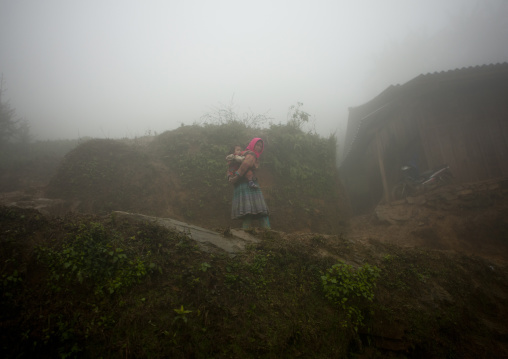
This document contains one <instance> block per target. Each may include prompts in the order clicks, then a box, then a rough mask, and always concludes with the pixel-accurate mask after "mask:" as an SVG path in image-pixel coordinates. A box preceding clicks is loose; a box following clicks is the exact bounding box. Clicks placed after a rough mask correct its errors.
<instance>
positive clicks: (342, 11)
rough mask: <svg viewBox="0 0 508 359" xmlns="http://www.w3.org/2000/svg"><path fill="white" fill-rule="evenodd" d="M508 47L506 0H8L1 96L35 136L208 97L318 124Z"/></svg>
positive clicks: (138, 130) (60, 135) (167, 117)
mask: <svg viewBox="0 0 508 359" xmlns="http://www.w3.org/2000/svg"><path fill="white" fill-rule="evenodd" d="M506 61H508V2H506V1H503V0H486V1H482V2H479V1H473V0H449V1H441V0H428V1H407V0H405V1H404V0H387V1H383V2H380V1H374V0H370V1H367V0H360V1H257V2H249V3H247V2H243V1H185V2H184V1H146V2H136V1H119V0H106V1H86V2H69V1H64V0H40V1H29V0H17V1H10V0H0V73H2V75H3V79H4V91H5V98H7V99H9V102H10V105H11V106H12V108H14V109H15V110H16V114H17V116H18V117H20V118H22V119H25V120H26V121H28V122H29V124H30V126H31V131H32V134H33V136H34V137H35V139H39V140H44V139H69V138H79V137H84V136H90V137H99V138H104V137H108V138H121V137H135V136H143V135H146V134H153V133H161V132H164V131H166V130H172V129H174V128H177V127H179V126H180V125H182V124H184V125H190V124H193V123H199V121H200V120H201V118H202V116H203V115H204V114H205V113H207V112H210V111H213V108H216V107H220V106H222V105H232V106H233V107H234V109H235V110H236V111H237V112H238V113H245V112H252V113H263V114H266V115H267V116H268V117H270V118H272V119H273V122H275V123H278V122H285V121H286V116H287V111H288V108H289V107H290V106H292V105H295V104H296V103H297V102H302V103H303V110H304V111H306V112H308V113H309V114H310V115H311V124H310V125H311V126H312V127H313V128H314V129H315V130H316V131H317V132H318V133H319V134H321V135H324V136H327V135H329V134H331V133H338V134H339V135H340V134H343V133H344V132H345V126H346V122H347V117H348V108H349V107H354V106H359V105H361V104H362V103H365V102H367V101H369V100H370V99H371V98H372V97H374V96H376V95H377V94H378V93H379V92H381V91H383V90H384V89H385V88H387V87H388V86H390V85H393V84H399V83H400V84H402V83H404V82H406V81H409V80H411V79H412V78H414V77H416V76H418V75H419V74H421V73H429V72H435V71H448V70H453V69H456V68H460V67H467V66H478V65H484V64H490V63H498V62H506Z"/></svg>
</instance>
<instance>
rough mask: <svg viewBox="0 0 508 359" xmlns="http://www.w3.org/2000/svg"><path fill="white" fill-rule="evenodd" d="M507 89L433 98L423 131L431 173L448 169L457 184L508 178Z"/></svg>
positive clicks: (455, 90) (460, 89)
mask: <svg viewBox="0 0 508 359" xmlns="http://www.w3.org/2000/svg"><path fill="white" fill-rule="evenodd" d="M504 86H505V87H506V86H507V85H504ZM505 87H503V85H502V84H498V85H497V86H495V84H492V83H491V82H489V81H485V82H483V83H480V84H478V83H477V84H475V85H471V84H469V85H468V84H454V85H453V86H451V85H450V86H448V87H446V88H444V89H442V91H440V93H439V94H435V95H434V96H432V97H429V98H427V101H426V103H425V105H424V106H422V107H421V108H420V110H421V116H420V118H419V119H418V125H419V128H420V134H421V138H422V143H423V144H424V148H425V156H426V158H427V160H428V164H429V166H430V167H432V168H433V167H437V166H439V165H440V164H448V165H449V166H450V167H451V170H452V172H453V174H454V176H455V178H456V181H457V182H470V181H478V180H485V179H493V178H503V177H508V102H507V99H508V87H506V88H505Z"/></svg>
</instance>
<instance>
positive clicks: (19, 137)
mask: <svg viewBox="0 0 508 359" xmlns="http://www.w3.org/2000/svg"><path fill="white" fill-rule="evenodd" d="M4 95H5V90H4V87H3V79H2V80H1V81H0V146H3V145H5V144H7V143H9V142H22V143H26V142H29V141H30V131H29V126H28V123H27V122H26V121H22V120H21V119H19V118H17V117H16V111H15V110H14V109H13V108H12V107H11V105H10V104H9V102H8V101H6V100H5V98H4Z"/></svg>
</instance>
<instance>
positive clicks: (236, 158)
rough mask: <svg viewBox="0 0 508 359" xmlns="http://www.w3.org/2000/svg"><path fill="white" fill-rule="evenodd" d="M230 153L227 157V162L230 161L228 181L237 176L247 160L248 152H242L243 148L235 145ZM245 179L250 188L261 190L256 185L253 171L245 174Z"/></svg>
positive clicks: (250, 170)
mask: <svg viewBox="0 0 508 359" xmlns="http://www.w3.org/2000/svg"><path fill="white" fill-rule="evenodd" d="M230 152H231V153H230V154H229V155H227V156H226V161H228V175H227V177H228V180H229V179H230V178H233V177H235V176H237V173H238V172H237V171H238V169H239V168H240V165H241V164H242V162H243V160H244V159H245V152H247V151H242V147H241V146H239V145H235V146H234V147H233V148H232V149H231V151H230ZM244 177H245V178H246V179H247V181H249V187H250V188H259V186H258V185H256V184H255V183H254V172H252V169H250V168H249V170H248V171H247V172H245V174H244Z"/></svg>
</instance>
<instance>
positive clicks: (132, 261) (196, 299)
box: [0, 207, 507, 358]
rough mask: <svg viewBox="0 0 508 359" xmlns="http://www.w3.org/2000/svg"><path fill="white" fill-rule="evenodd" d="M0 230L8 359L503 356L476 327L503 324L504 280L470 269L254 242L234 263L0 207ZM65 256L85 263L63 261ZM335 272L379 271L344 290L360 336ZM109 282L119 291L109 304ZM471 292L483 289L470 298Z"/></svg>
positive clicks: (346, 249)
mask: <svg viewBox="0 0 508 359" xmlns="http://www.w3.org/2000/svg"><path fill="white" fill-rule="evenodd" d="M0 223H1V224H2V237H1V239H2V242H1V243H2V247H1V249H2V250H1V252H0V256H1V258H0V259H1V260H2V263H3V266H2V268H1V273H0V275H1V278H2V282H1V283H2V295H1V297H0V304H1V312H0V313H1V317H0V321H1V323H2V328H8V330H5V329H2V332H1V343H0V345H1V351H2V354H3V356H4V357H20V356H21V357H29V356H34V355H37V356H38V357H58V356H60V357H76V356H77V357H111V358H115V357H151V358H163V357H196V358H212V357H213V358H230V357H245V358H260V357H261V358H279V357H288V358H289V357H296V356H301V357H313V358H330V357H337V358H343V357H348V356H353V357H354V353H355V352H361V351H362V350H365V348H366V347H370V348H371V350H374V352H377V353H378V355H381V354H382V351H381V350H382V348H383V344H382V343H381V342H379V338H380V335H387V334H386V333H387V332H390V333H392V334H390V335H394V336H395V337H397V336H400V337H399V339H398V340H399V341H400V346H401V347H400V348H401V349H399V350H403V351H404V352H405V353H406V355H407V357H421V356H422V355H424V356H431V357H446V356H450V355H452V356H453V355H455V356H457V357H461V356H462V355H463V354H465V353H468V352H471V353H476V354H478V355H479V356H478V357H482V352H480V351H479V347H478V346H476V347H475V345H474V344H475V343H474V342H469V341H468V338H470V337H471V336H473V337H475V338H476V340H477V341H480V342H482V341H489V343H490V344H489V345H490V347H488V348H487V349H482V350H483V351H484V352H483V354H488V355H490V354H492V355H494V353H495V352H496V351H498V352H499V350H501V349H502V347H500V346H499V344H496V343H499V341H496V339H494V342H493V341H492V340H493V339H492V336H493V335H495V334H494V332H493V331H492V329H491V328H489V327H487V326H486V325H485V324H483V323H484V322H483V319H481V318H490V319H489V320H494V319H493V318H494V317H495V316H496V315H499V313H502V308H503V306H504V297H503V295H502V293H506V292H507V291H506V289H507V288H506V278H507V274H506V272H504V271H502V270H501V269H499V270H498V272H496V273H495V275H493V273H492V270H491V269H490V268H489V267H488V263H485V262H484V261H482V260H479V259H473V258H469V257H460V256H450V255H447V254H444V253H439V252H432V251H422V250H409V249H401V248H397V247H391V246H384V247H382V246H381V245H380V244H377V245H376V248H377V249H376V251H375V252H373V251H372V249H370V248H369V247H365V246H363V245H360V244H358V243H354V242H351V241H349V240H347V238H344V237H343V236H323V235H319V236H316V235H315V234H309V235H284V234H282V233H278V232H273V231H255V232H253V233H254V234H255V235H257V236H258V237H259V238H260V240H261V241H260V242H259V243H258V244H256V245H251V246H250V247H249V248H248V249H247V250H246V251H245V252H244V253H243V254H241V255H238V256H236V257H234V258H231V257H230V256H227V255H225V254H211V253H205V252H202V251H200V250H198V247H197V246H196V243H195V242H193V241H192V240H191V239H189V238H188V237H186V236H185V235H184V234H181V233H177V232H173V231H171V230H168V229H165V228H162V227H158V226H155V225H153V224H150V223H137V222H136V223H134V222H129V221H124V220H119V219H118V218H115V217H111V216H109V217H97V216H82V215H72V216H68V217H66V218H55V219H50V218H46V217H43V216H41V215H40V214H39V213H38V212H37V211H34V210H23V209H15V208H7V207H0ZM71 247H72V248H74V249H75V252H76V253H77V252H79V253H82V254H83V255H82V256H74V254H75V253H74V254H72V255H71V256H70V257H69V253H71V252H69V251H68V249H69V248H71ZM78 249H79V251H78ZM66 250H67V251H66ZM111 252H112V253H113V254H111ZM41 253H45V254H47V253H53V254H54V255H55V256H56V257H47V256H45V255H41ZM87 253H89V254H90V255H91V254H93V258H96V259H97V261H96V262H90V261H87V258H88V254H87ZM118 253H120V254H125V257H123V256H119V255H118ZM115 256H116V257H118V258H117V259H116V260H115V259H114V258H115ZM358 256H361V258H363V260H362V262H361V263H360V264H359V263H355V262H356V261H357V260H358ZM48 258H53V259H51V260H48ZM55 258H56V259H55ZM101 258H102V259H101ZM69 261H71V262H72V263H74V264H76V266H77V269H76V270H69V269H71V268H72V266H73V265H74V264H72V263H71V264H69V265H67V263H68V262H69ZM140 263H143V266H142V268H141V267H139V264H140ZM337 263H339V264H340V268H343V269H345V270H346V272H348V273H349V274H348V276H349V278H350V281H351V280H352V279H351V278H352V277H350V274H351V273H354V271H355V270H358V271H362V270H363V269H362V268H370V269H373V268H375V267H377V268H379V275H380V277H379V278H378V280H377V286H376V287H373V286H371V285H370V284H369V283H370V280H368V279H365V278H366V277H365V278H364V279H365V280H363V279H360V281H358V282H352V283H353V285H352V288H353V295H355V293H356V294H358V295H360V296H361V295H362V293H363V294H365V295H366V296H367V297H368V298H370V299H372V302H370V301H369V300H367V301H360V302H359V301H355V300H354V296H353V297H348V298H350V300H351V301H350V302H348V303H357V304H355V306H354V308H356V309H357V310H361V314H362V323H359V322H358V321H357V322H356V323H353V322H350V323H351V324H353V325H344V323H348V320H350V319H351V317H350V314H351V313H349V312H348V308H349V306H346V307H345V308H344V307H343V306H341V305H340V303H339V304H337V301H336V300H335V299H336V298H332V299H333V300H330V299H328V298H327V291H326V290H324V288H323V284H322V276H323V273H330V276H329V279H333V278H335V277H336V275H337V274H339V275H338V276H337V278H339V281H341V282H344V281H343V280H342V279H341V278H342V277H341V274H340V273H341V272H340V271H335V270H332V269H333V268H336V267H337ZM346 263H347V265H346ZM367 264H369V265H371V267H367ZM373 266H375V267H373ZM355 268H356V269H355ZM78 270H81V271H82V276H81V279H80V277H79V276H78V275H77V273H78ZM375 271H376V272H377V269H376V270H375ZM358 273H359V272H358ZM108 278H116V279H117V281H116V282H114V283H117V284H118V283H121V286H116V287H114V289H115V290H113V291H111V290H109V289H111V287H110V285H111V283H112V282H111V281H110V280H108ZM133 278H134V279H133ZM362 278H363V277H362ZM422 278H423V279H424V280H422ZM473 282H474V283H480V282H481V283H482V285H481V286H480V287H477V289H476V290H475V291H471V287H472V286H473ZM344 283H345V282H344ZM354 283H356V284H354ZM358 288H359V289H358ZM490 288H498V289H497V291H496V292H491V291H489V289H490ZM503 288H504V289H503ZM503 291H504V292H503ZM328 293H335V292H330V291H328ZM337 293H340V295H341V296H342V295H346V296H348V295H349V294H344V292H343V288H339V292H337ZM332 296H333V295H332ZM353 314H355V315H357V314H358V312H357V311H354V313H353ZM348 316H349V317H348ZM354 324H356V325H358V326H359V327H358V328H357V330H355V328H354ZM397 333H400V334H397ZM501 339H502V338H500V339H499V340H501ZM489 353H490V354H489Z"/></svg>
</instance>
